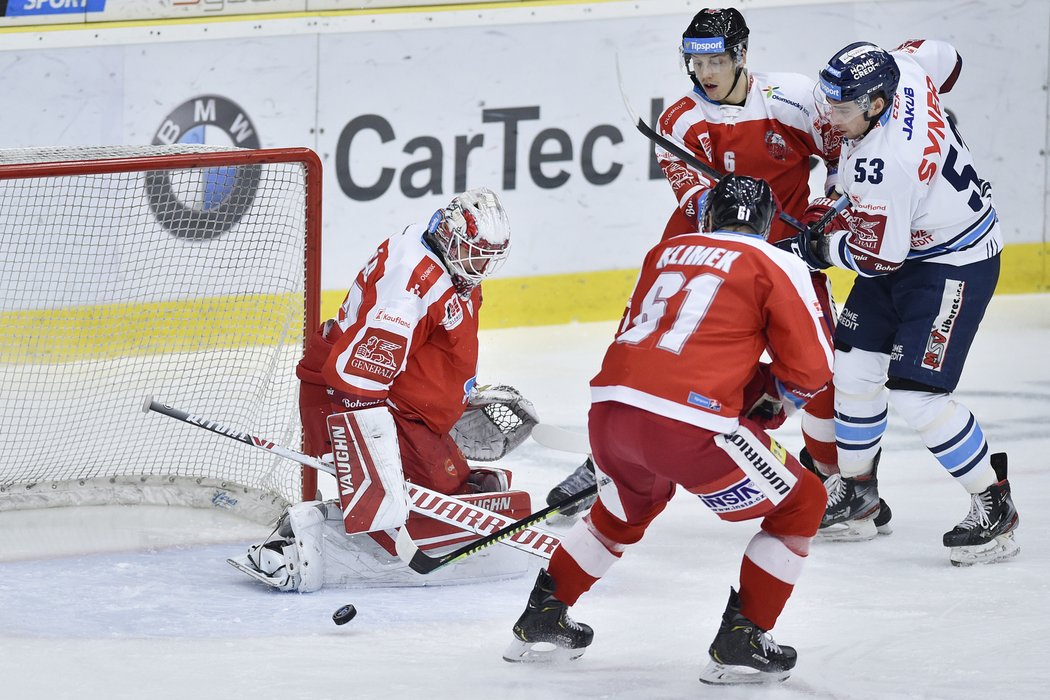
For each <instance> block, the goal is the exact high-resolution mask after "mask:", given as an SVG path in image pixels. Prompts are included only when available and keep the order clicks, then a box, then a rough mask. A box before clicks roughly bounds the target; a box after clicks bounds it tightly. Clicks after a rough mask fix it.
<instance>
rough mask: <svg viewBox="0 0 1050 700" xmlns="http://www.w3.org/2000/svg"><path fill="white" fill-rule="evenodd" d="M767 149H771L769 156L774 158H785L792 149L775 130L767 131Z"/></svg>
mask: <svg viewBox="0 0 1050 700" xmlns="http://www.w3.org/2000/svg"><path fill="white" fill-rule="evenodd" d="M766 150H767V151H769V157H770V158H772V159H773V160H784V158H786V157H787V154H788V152H789V151H790V149H789V148H788V145H787V141H785V140H784V137H783V136H781V135H780V134H778V133H777V132H775V131H767V132H766Z"/></svg>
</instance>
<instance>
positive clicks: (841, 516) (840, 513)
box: [818, 451, 888, 542]
mask: <svg viewBox="0 0 1050 700" xmlns="http://www.w3.org/2000/svg"><path fill="white" fill-rule="evenodd" d="M881 455H882V452H881V451H880V452H878V453H876V455H875V461H874V463H873V464H872V465H871V473H870V474H866V475H864V476H857V477H845V476H842V475H841V474H835V475H833V476H830V477H828V480H827V481H826V482H824V487H825V488H826V489H827V491H828V507H827V510H826V511H825V512H824V519H823V520H822V521H821V523H820V531H819V533H818V535H819V537H820V538H821V539H822V540H827V541H830V542H854V541H861V540H870V539H872V538H873V537H875V536H876V535H877V534H879V530H878V525H876V523H875V520H876V518H878V516H879V512H880V510H881V504H882V499H880V498H879V480H878V469H879V457H880V456H881ZM887 510H888V509H887ZM880 520H881V519H880ZM882 522H883V524H884V525H885V524H887V523H888V518H887V520H885V521H882Z"/></svg>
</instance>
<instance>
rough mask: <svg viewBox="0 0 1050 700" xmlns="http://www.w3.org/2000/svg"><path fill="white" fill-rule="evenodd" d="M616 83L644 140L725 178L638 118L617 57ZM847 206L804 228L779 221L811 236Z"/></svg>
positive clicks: (838, 205) (788, 219) (845, 201)
mask: <svg viewBox="0 0 1050 700" xmlns="http://www.w3.org/2000/svg"><path fill="white" fill-rule="evenodd" d="M616 82H617V84H618V85H619V87H620V97H622V98H623V105H624V107H626V108H627V114H629V115H630V116H631V119H632V120H634V126H635V128H636V129H638V131H640V132H641V133H642V134H643V135H644V136H645V138H647V139H649V140H650V141H652V142H653V143H655V144H657V145H658V146H660V147H661V148H663V149H664V150H665V151H668V152H670V153H673V154H674V155H676V156H678V157H679V158H680V159H682V161H683V162H685V163H686V164H688V165H690V166H692V167H693V168H695V169H697V170H699V171H700V172H702V173H703V174H704V175H707V176H708V177H709V178H711V179H712V180H714V181H715V182H718V181H719V180H721V179H722V178H723V177H725V174H724V173H720V172H718V171H717V170H715V169H714V168H712V167H711V166H710V165H708V164H707V163H705V162H704V161H702V160H700V159H699V158H697V157H696V155H695V154H693V153H691V152H689V151H688V150H686V149H685V148H682V147H681V146H679V145H678V144H677V143H675V142H674V141H672V140H671V139H669V138H667V137H666V136H664V135H663V134H661V133H660V132H658V131H656V130H655V129H653V128H652V127H651V126H649V124H647V123H646V121H645V120H644V119H642V118H641V117H639V116H638V113H637V112H635V111H634V108H633V107H632V106H631V101H630V100H629V99H627V91H626V90H625V89H624V86H623V75H622V74H621V73H620V57H619V56H617V57H616ZM848 206H849V197H846V196H845V195H843V196H841V197H839V198H838V199H837V200H836V201H835V204H834V206H832V208H830V209H828V210H827V211H826V212H824V214H823V215H822V216H821V217H820V218H819V219H817V220H816V221H814V222H813V223H812V224H811V225H809V226H806V225H805V224H804V223H802V222H801V221H799V220H798V219H796V218H795V217H793V216H791V215H790V214H786V213H784V212H782V211H781V212H779V214H780V220H781V221H783V222H784V223H786V224H787V225H788V226H790V227H791V228H793V229H795V230H796V231H799V232H802V231H809V232H810V233H811V234H812V233H814V232H821V231H823V230H824V227H825V226H827V225H828V224H829V223H831V220H832V219H834V218H835V216H836V215H837V214H841V213H842V210H843V209H845V208H846V207H848Z"/></svg>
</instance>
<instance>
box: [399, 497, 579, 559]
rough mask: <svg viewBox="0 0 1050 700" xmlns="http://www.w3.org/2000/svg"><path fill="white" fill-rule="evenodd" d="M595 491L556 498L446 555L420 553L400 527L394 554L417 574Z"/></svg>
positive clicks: (467, 553) (500, 538)
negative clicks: (544, 506)
mask: <svg viewBox="0 0 1050 700" xmlns="http://www.w3.org/2000/svg"><path fill="white" fill-rule="evenodd" d="M597 492H598V485H597V484H595V485H594V486H588V487H587V488H585V489H584V490H583V491H580V492H578V493H575V494H573V495H572V496H569V497H568V498H565V499H562V500H561V501H558V502H557V503H555V504H554V505H551V506H547V507H546V508H544V509H543V510H538V511H536V512H535V513H533V514H532V515H527V516H525V517H524V518H522V519H521V520H518V521H516V522H513V523H511V524H510V525H507V526H506V527H504V528H502V529H500V530H497V531H496V532H493V533H492V534H491V535H488V536H487V537H482V538H481V539H480V540H477V541H475V542H471V543H469V544H465V545H463V546H462V547H459V548H458V549H454V550H452V551H451V552H448V553H447V554H443V555H441V556H439V557H432V556H430V555H429V554H424V553H423V552H422V551H420V549H419V547H418V546H416V543H415V542H413V541H412V536H411V535H409V534H408V528H404V527H403V528H401V529H400V530H399V531H398V533H397V541H396V543H395V548H396V549H397V556H398V557H400V558H401V561H403V562H405V563H407V564H408V568H410V569H412V570H413V571H415V572H416V573H418V574H429V573H430V572H432V571H434V570H436V569H439V568H441V567H442V566H445V565H446V564H451V563H452V562H454V561H458V560H460V559H463V558H465V557H469V556H470V555H471V554H474V553H475V552H479V551H481V550H482V549H485V548H486V547H488V546H490V545H493V544H496V543H498V542H501V541H503V540H506V539H508V538H511V537H514V536H515V535H517V534H518V533H519V532H521V531H522V530H526V529H528V528H529V527H531V526H532V525H534V524H536V523H538V522H541V521H543V520H546V519H547V518H549V517H551V516H552V515H554V514H556V513H559V512H561V510H562V508H565V507H566V506H570V505H572V504H573V503H576V502H578V501H582V500H584V499H585V498H588V497H590V496H593V495H594V494H596V493H597Z"/></svg>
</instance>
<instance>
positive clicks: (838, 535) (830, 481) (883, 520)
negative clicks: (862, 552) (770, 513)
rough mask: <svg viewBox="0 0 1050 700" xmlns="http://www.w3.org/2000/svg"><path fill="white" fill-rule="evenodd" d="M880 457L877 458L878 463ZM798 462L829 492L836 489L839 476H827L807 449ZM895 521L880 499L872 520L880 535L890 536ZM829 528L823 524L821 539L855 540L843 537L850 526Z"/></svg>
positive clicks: (887, 506)
mask: <svg viewBox="0 0 1050 700" xmlns="http://www.w3.org/2000/svg"><path fill="white" fill-rule="evenodd" d="M880 454H881V453H880ZM877 460H878V457H876V462H877ZM798 461H799V462H801V463H802V466H803V467H805V468H806V469H808V470H809V471H811V472H813V473H814V474H816V475H817V478H819V479H820V481H821V483H823V484H824V488H825V489H827V490H828V491H829V492H830V490H831V489H832V488H834V487H835V485H836V483H837V482H838V481H839V479H841V478H842V477H840V476H839V475H838V474H831V475H825V474H824V473H822V472H821V471H820V470H819V469H817V465H816V464H815V463H814V462H813V456H812V455H810V454H809V450H807V449H806V448H805V447H803V448H802V451H801V452H799V454H798ZM892 519H893V511H892V510H890V506H889V504H888V503H886V501H884V500H883V499H882V498H879V512H878V514H877V515H876V516H875V518H874V519H873V520H872V522H873V523H875V530H876V532H878V534H880V535H888V534H890V533H892V532H893V526H892V525H890V520H892ZM827 527H828V526H825V525H823V524H821V531H820V533H818V534H819V535H820V537H821V539H825V540H830V541H835V540H848V539H854V538H850V537H843V536H842V535H843V534H844V533H845V532H846V531H847V530H849V529H850V528H849V526H839V527H831V529H830V531H828V530H827Z"/></svg>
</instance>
